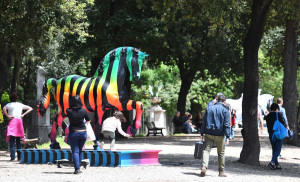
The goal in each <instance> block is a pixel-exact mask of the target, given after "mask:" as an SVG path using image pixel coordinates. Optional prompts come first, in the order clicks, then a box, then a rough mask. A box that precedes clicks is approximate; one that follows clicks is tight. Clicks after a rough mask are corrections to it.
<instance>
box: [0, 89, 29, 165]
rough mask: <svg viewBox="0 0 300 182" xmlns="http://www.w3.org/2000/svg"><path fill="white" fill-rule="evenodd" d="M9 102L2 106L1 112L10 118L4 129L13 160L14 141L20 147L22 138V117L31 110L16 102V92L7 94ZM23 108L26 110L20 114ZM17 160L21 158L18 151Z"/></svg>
mask: <svg viewBox="0 0 300 182" xmlns="http://www.w3.org/2000/svg"><path fill="white" fill-rule="evenodd" d="M9 99H10V101H11V102H10V103H8V104H6V105H5V106H4V107H3V113H4V114H5V115H6V116H7V117H8V118H9V119H10V120H9V123H8V126H7V130H6V143H8V141H9V145H10V158H11V159H10V160H11V161H13V160H15V143H16V144H17V149H21V142H20V139H21V138H22V139H23V141H25V138H24V128H23V120H22V119H23V117H24V116H25V115H27V114H28V113H30V112H31V111H32V108H31V107H30V106H27V105H24V104H22V103H20V102H17V99H18V95H17V94H16V93H11V94H10V96H9ZM23 110H26V112H25V113H24V114H22V112H23ZM17 154H18V160H20V159H21V154H20V152H19V151H18V152H17Z"/></svg>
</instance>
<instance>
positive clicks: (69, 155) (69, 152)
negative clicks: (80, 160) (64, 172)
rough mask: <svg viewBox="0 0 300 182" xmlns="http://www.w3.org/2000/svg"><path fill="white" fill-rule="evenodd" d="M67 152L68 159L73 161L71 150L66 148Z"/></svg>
mask: <svg viewBox="0 0 300 182" xmlns="http://www.w3.org/2000/svg"><path fill="white" fill-rule="evenodd" d="M67 152H68V160H69V161H73V160H72V152H71V151H70V150H68V151H67Z"/></svg>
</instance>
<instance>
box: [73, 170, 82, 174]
mask: <svg viewBox="0 0 300 182" xmlns="http://www.w3.org/2000/svg"><path fill="white" fill-rule="evenodd" d="M79 173H82V171H80V169H77V170H75V171H74V174H79Z"/></svg>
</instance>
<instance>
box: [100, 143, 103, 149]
mask: <svg viewBox="0 0 300 182" xmlns="http://www.w3.org/2000/svg"><path fill="white" fill-rule="evenodd" d="M103 147H104V142H101V143H100V149H101V150H103Z"/></svg>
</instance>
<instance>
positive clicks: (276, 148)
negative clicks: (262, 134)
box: [269, 135, 282, 166]
mask: <svg viewBox="0 0 300 182" xmlns="http://www.w3.org/2000/svg"><path fill="white" fill-rule="evenodd" d="M269 139H270V142H271V145H272V160H271V162H274V163H275V165H276V166H278V165H279V163H278V159H277V158H278V156H279V155H280V152H281V147H282V140H278V139H276V138H275V141H272V135H269Z"/></svg>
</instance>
